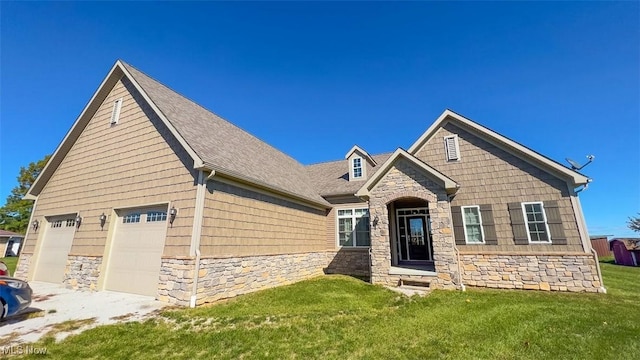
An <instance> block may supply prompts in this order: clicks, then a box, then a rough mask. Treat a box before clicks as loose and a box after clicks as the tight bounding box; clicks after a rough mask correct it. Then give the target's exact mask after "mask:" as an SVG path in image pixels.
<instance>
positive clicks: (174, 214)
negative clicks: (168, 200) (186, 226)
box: [169, 206, 178, 227]
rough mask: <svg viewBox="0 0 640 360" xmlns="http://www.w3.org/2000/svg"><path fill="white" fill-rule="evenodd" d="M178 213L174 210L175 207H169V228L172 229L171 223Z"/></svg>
mask: <svg viewBox="0 0 640 360" xmlns="http://www.w3.org/2000/svg"><path fill="white" fill-rule="evenodd" d="M177 213H178V210H176V208H175V207H173V206H172V207H171V209H169V224H171V227H173V221H174V220H175V219H176V214H177Z"/></svg>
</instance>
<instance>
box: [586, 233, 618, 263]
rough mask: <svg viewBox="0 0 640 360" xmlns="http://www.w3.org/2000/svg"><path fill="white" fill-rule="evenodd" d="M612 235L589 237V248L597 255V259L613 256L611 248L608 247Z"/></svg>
mask: <svg viewBox="0 0 640 360" xmlns="http://www.w3.org/2000/svg"><path fill="white" fill-rule="evenodd" d="M611 236H613V235H591V236H589V239H590V240H591V247H592V248H593V249H594V250H595V251H596V253H598V257H599V258H602V257H606V256H613V252H611V247H610V246H609V237H611Z"/></svg>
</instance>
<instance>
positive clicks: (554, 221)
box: [544, 200, 567, 245]
mask: <svg viewBox="0 0 640 360" xmlns="http://www.w3.org/2000/svg"><path fill="white" fill-rule="evenodd" d="M544 213H545V215H546V216H547V225H549V232H550V233H551V234H550V236H551V243H552V244H553V245H567V236H566V235H565V234H564V227H563V226H562V217H561V216H560V208H559V207H558V202H557V201H555V200H553V201H545V202H544Z"/></svg>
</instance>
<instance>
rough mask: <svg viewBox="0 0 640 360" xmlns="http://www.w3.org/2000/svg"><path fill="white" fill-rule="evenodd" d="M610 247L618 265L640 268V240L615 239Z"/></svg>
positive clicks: (610, 243)
mask: <svg viewBox="0 0 640 360" xmlns="http://www.w3.org/2000/svg"><path fill="white" fill-rule="evenodd" d="M609 245H610V246H611V251H613V256H614V258H615V259H616V264H618V265H627V266H640V238H613V239H611V241H610V242H609Z"/></svg>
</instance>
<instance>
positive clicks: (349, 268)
mask: <svg viewBox="0 0 640 360" xmlns="http://www.w3.org/2000/svg"><path fill="white" fill-rule="evenodd" d="M327 255H328V256H331V253H327ZM329 260H330V261H329V264H328V265H327V267H326V269H325V273H326V274H343V275H353V276H359V277H367V278H368V277H369V276H370V275H371V273H370V271H369V248H342V249H340V250H339V251H338V252H337V253H335V255H334V256H333V258H332V259H329Z"/></svg>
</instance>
